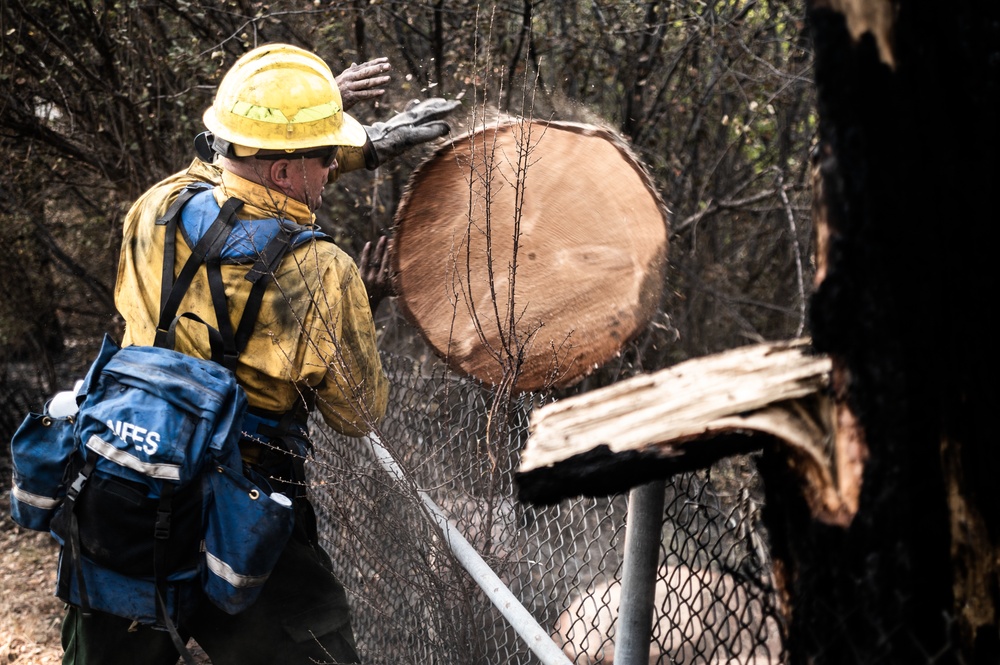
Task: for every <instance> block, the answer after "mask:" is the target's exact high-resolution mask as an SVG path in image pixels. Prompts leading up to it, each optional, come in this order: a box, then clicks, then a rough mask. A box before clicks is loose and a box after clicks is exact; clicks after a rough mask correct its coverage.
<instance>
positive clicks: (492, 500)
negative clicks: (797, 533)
mask: <svg viewBox="0 0 1000 665" xmlns="http://www.w3.org/2000/svg"><path fill="white" fill-rule="evenodd" d="M420 355H421V356H422V355H423V354H420ZM415 357H418V356H417V355H414V356H413V357H403V356H398V355H384V356H383V359H384V364H385V367H386V371H387V373H388V375H389V379H390V382H391V385H392V389H391V395H390V405H389V410H388V414H387V416H386V418H385V420H384V421H383V423H382V424H381V426H380V430H379V432H378V435H379V437H380V439H381V442H382V444H383V445H384V446H385V448H386V449H388V450H389V452H390V453H391V454H392V456H393V458H394V459H395V461H396V462H397V463H398V464H399V465H400V466H401V467H402V468H403V469H404V471H405V478H404V479H403V480H402V481H401V482H400V481H397V479H394V478H393V477H392V475H390V474H389V473H387V472H385V471H384V470H383V468H382V467H381V466H380V465H379V463H378V462H377V461H376V458H375V456H374V455H373V453H372V449H371V446H370V444H368V443H367V442H366V440H363V439H362V440H359V439H350V438H346V437H341V436H339V435H336V434H333V433H331V432H330V431H329V430H327V429H326V428H324V427H322V426H321V425H319V424H314V428H313V429H314V430H315V432H316V435H317V436H316V444H317V445H316V455H315V459H313V460H312V461H311V462H310V463H309V464H308V467H309V470H310V491H311V494H312V497H313V499H314V503H315V505H316V509H317V514H318V517H319V521H320V530H321V537H322V538H323V540H324V545H325V546H326V547H327V548H328V551H329V552H330V553H331V555H332V557H333V558H334V562H335V566H336V568H337V572H338V574H339V576H340V577H341V579H342V580H343V582H344V584H345V586H346V587H347V588H348V592H349V593H350V594H351V596H352V602H353V608H354V612H355V618H354V626H355V632H356V634H357V636H358V642H359V647H360V650H361V653H362V657H363V658H364V660H365V662H367V663H421V664H424V663H442V664H444V663H462V664H464V663H498V662H502V663H526V664H528V663H538V662H540V661H539V659H538V657H536V656H535V655H534V654H533V653H532V652H531V651H530V649H529V648H528V646H527V645H526V644H524V643H523V641H522V640H521V639H520V638H519V637H518V635H517V634H516V633H515V631H514V630H513V629H512V628H511V627H510V626H508V624H507V622H506V621H505V620H504V618H503V616H502V615H501V613H500V612H499V610H497V609H496V608H495V607H494V606H493V605H492V604H491V602H490V600H489V599H488V597H487V596H486V594H485V593H484V592H483V591H482V590H481V589H480V588H479V587H478V586H477V585H476V584H475V583H474V582H473V580H472V578H471V577H470V576H469V575H468V574H467V573H466V572H465V571H464V569H463V568H462V567H461V566H460V565H458V563H457V561H456V559H455V557H454V556H453V554H452V553H451V550H450V549H449V547H448V543H446V542H443V538H442V532H441V530H440V529H439V528H438V527H437V525H436V523H435V522H434V520H433V519H432V517H431V515H430V514H429V513H428V510H427V508H426V507H425V505H424V504H423V503H422V501H421V500H420V498H419V497H420V496H421V493H425V494H426V496H429V497H430V498H431V499H432V500H433V501H434V503H436V504H437V506H439V507H440V508H441V510H442V512H443V513H444V514H445V515H447V516H448V518H449V519H450V521H451V522H452V523H453V525H454V526H455V527H456V528H457V529H458V531H459V532H460V533H461V534H463V535H464V536H465V538H466V539H467V540H468V541H469V542H470V543H471V545H472V546H473V547H474V548H475V549H476V551H477V552H478V553H479V554H480V555H481V556H482V558H483V559H484V560H485V562H486V563H487V564H488V565H489V567H490V568H491V569H492V570H493V571H494V572H495V573H496V574H497V575H498V576H499V577H500V579H501V580H502V581H503V582H504V584H506V585H507V587H508V588H509V589H510V591H511V592H512V593H513V594H514V595H515V596H516V597H517V598H518V599H519V600H520V602H521V604H522V605H523V606H524V607H525V608H526V609H527V610H528V611H529V612H530V613H531V615H532V616H533V617H534V619H535V620H536V621H537V622H538V624H539V625H540V626H541V627H542V628H543V629H544V630H545V631H546V632H548V633H549V634H551V635H552V637H553V639H554V640H555V641H556V643H557V644H559V645H560V646H561V647H562V648H563V651H564V652H565V653H566V654H567V657H568V658H569V659H570V660H571V661H573V662H575V663H576V664H577V665H584V664H588V663H602V662H604V663H610V662H611V660H612V658H613V644H614V638H615V618H616V617H617V614H618V606H619V599H620V583H621V577H622V565H623V555H624V543H625V525H626V513H627V501H628V499H627V496H625V495H618V496H612V497H607V498H577V499H572V500H565V501H563V502H561V503H559V504H557V505H554V506H546V507H536V506H530V505H524V504H521V503H519V502H518V501H517V500H516V486H515V484H514V480H513V477H514V472H515V470H516V467H517V464H518V459H519V452H520V449H521V447H522V446H523V444H524V442H525V440H526V439H527V435H528V420H529V417H530V413H531V410H532V409H533V408H536V407H537V406H539V405H540V404H543V403H544V402H545V401H546V398H545V397H544V396H538V395H526V396H521V397H519V398H517V399H516V400H514V401H513V402H512V403H510V404H502V403H500V401H501V396H499V395H498V394H497V393H495V392H493V391H491V390H489V389H488V388H486V387H484V386H482V385H480V384H479V383H477V382H476V381H473V380H471V379H468V378H464V377H460V376H457V375H455V374H454V373H451V372H449V371H448V370H447V369H445V368H443V367H441V366H439V365H436V364H433V363H429V362H426V361H423V362H422V361H418V360H414V358H415ZM761 502H762V490H761V487H760V481H759V478H758V476H757V475H756V473H755V471H754V466H753V463H752V460H750V459H747V458H735V459H731V460H727V461H725V462H722V463H719V464H717V465H716V466H714V467H713V468H711V469H707V470H704V471H699V472H694V473H687V474H683V475H679V476H675V477H673V478H671V479H670V480H668V481H667V482H666V487H665V508H664V515H663V529H662V534H661V557H660V567H659V570H658V581H657V588H656V596H655V598H656V600H655V603H656V608H655V619H654V629H653V644H652V647H651V657H650V662H651V663H712V664H715V663H757V664H761V665H763V664H764V663H779V662H782V660H783V652H782V646H781V638H780V629H779V625H780V624H779V618H778V613H777V611H776V608H775V601H774V592H773V587H772V584H771V579H770V576H769V575H770V573H769V570H770V566H769V559H768V554H767V545H766V534H765V533H764V532H763V530H762V527H761V526H760V523H759V519H758V518H759V511H760V507H761Z"/></svg>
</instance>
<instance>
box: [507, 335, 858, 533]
mask: <svg viewBox="0 0 1000 665" xmlns="http://www.w3.org/2000/svg"><path fill="white" fill-rule="evenodd" d="M830 370H831V363H830V359H829V358H828V357H826V356H823V355H815V354H812V353H810V349H809V345H808V340H795V341H793V342H780V343H773V344H761V345H755V346H748V347H743V348H739V349H735V350H732V351H728V352H725V353H720V354H717V355H713V356H708V357H704V358H698V359H695V360H690V361H687V362H684V363H681V364H678V365H676V366H674V367H670V368H668V369H665V370H662V371H660V372H656V373H654V374H649V375H643V376H639V377H635V378H633V379H629V380H626V381H622V382H621V383H618V384H615V385H612V386H609V387H607V388H603V389H600V390H594V391H591V392H589V393H585V394H583V395H579V396H576V397H572V398H568V399H565V400H562V401H559V402H556V403H555V404H551V405H549V406H545V407H543V408H541V409H538V410H537V411H535V413H534V414H533V416H532V421H531V433H530V436H529V439H528V442H527V445H526V446H525V449H524V452H523V454H522V457H521V466H520V469H519V470H518V474H517V475H518V485H519V488H520V494H521V498H522V499H524V500H527V501H535V502H541V503H550V502H553V501H558V500H560V499H562V498H567V497H570V496H576V495H581V494H582V495H598V494H603V493H608V492H610V491H624V490H627V489H629V488H631V487H633V486H635V485H638V484H641V483H642V482H645V481H647V480H649V479H650V478H652V477H664V476H667V475H670V473H672V472H676V471H682V470H687V469H689V468H692V467H698V466H708V465H709V464H711V463H712V462H714V461H717V460H718V459H721V458H722V457H725V456H728V455H732V454H736V453H745V452H750V451H752V450H756V449H759V448H760V447H761V446H762V445H763V443H764V442H765V441H766V440H776V441H778V442H779V443H781V444H784V446H786V448H785V450H784V453H785V455H786V458H787V460H788V464H789V466H790V467H792V468H793V469H794V471H795V472H796V474H797V475H798V476H799V477H800V478H801V479H802V481H803V484H804V486H806V487H808V488H809V489H808V490H807V492H806V493H807V495H808V497H807V498H809V501H810V504H811V505H812V507H813V509H814V510H815V511H817V512H819V513H824V514H828V515H836V514H838V513H839V512H840V511H842V505H841V503H842V502H841V501H840V499H839V497H838V491H837V485H836V482H835V479H834V473H835V472H834V471H833V469H832V467H831V463H830V460H831V458H832V454H833V447H832V431H833V425H832V422H831V414H832V409H831V402H830V400H829V399H828V396H827V394H826V392H827V390H826V389H827V387H828V386H829V383H830ZM760 434H765V435H767V436H766V437H760V436H756V435H760ZM619 462H620V463H621V464H622V465H624V468H625V469H626V471H625V472H621V470H620V469H619V472H617V473H616V466H617V465H618V463H619Z"/></svg>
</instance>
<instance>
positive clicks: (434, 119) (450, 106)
mask: <svg viewBox="0 0 1000 665" xmlns="http://www.w3.org/2000/svg"><path fill="white" fill-rule="evenodd" d="M459 106H461V102H458V101H448V100H446V99H442V98H441V97H431V98H430V99H425V100H423V101H417V100H414V101H412V102H410V103H409V104H407V106H406V110H405V111H403V112H402V113H399V114H397V115H395V116H393V117H392V118H390V119H389V120H387V121H386V122H376V123H375V124H374V125H371V126H370V127H365V131H366V132H368V139H369V140H370V141H371V143H372V146H373V147H374V148H375V159H376V162H377V163H376V164H375V166H371V165H369V166H368V168H370V169H371V168H375V167H377V166H380V165H382V164H385V163H386V162H387V161H389V160H390V159H393V158H394V157H398V156H399V155H401V154H403V153H404V152H406V151H407V150H409V149H410V148H412V147H413V146H415V145H418V144H420V143H426V142H427V141H433V140H434V139H436V138H440V137H442V136H444V135H445V134H447V133H448V132H450V131H451V127H450V126H449V125H448V123H447V122H445V121H444V120H442V118H444V117H445V116H446V115H448V114H449V113H451V112H452V111H454V110H455V109H457V108H458V107H459Z"/></svg>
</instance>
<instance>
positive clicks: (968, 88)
mask: <svg viewBox="0 0 1000 665" xmlns="http://www.w3.org/2000/svg"><path fill="white" fill-rule="evenodd" d="M809 18H810V22H811V29H812V34H813V40H814V45H815V50H816V82H817V86H818V93H819V114H820V139H821V143H820V150H819V162H818V168H819V173H820V177H821V179H822V191H823V193H824V194H823V195H824V200H823V205H822V206H820V207H819V210H820V211H821V212H822V214H821V215H820V216H819V217H820V218H819V219H818V220H817V222H818V230H819V232H820V239H821V240H824V239H825V242H820V243H818V244H819V247H820V251H821V255H820V257H819V261H820V271H819V273H820V275H819V277H820V279H821V282H820V283H819V285H818V289H817V292H816V294H815V296H814V298H813V302H812V306H811V316H812V320H811V332H812V335H813V340H814V343H815V345H816V347H817V348H818V349H819V350H820V351H823V352H826V353H828V354H829V355H830V356H831V358H832V359H833V363H834V375H835V379H834V384H835V389H836V390H837V397H839V398H840V403H839V407H840V409H839V413H840V416H841V417H842V418H843V420H841V419H838V425H841V426H843V430H850V431H851V432H853V433H854V434H855V435H856V436H854V437H853V438H852V439H851V444H850V445H852V446H853V448H854V451H855V453H859V454H860V459H863V460H864V462H863V465H862V466H863V473H862V474H861V476H860V480H861V484H860V493H859V495H858V498H857V501H858V510H857V513H856V515H855V516H854V518H853V520H852V521H851V522H850V524H849V525H847V526H843V525H836V524H829V523H824V522H822V521H819V520H816V519H814V518H813V517H812V515H811V514H810V512H809V510H808V507H807V505H806V503H805V501H803V500H801V499H800V500H794V501H793V500H791V497H793V496H794V493H793V492H790V491H789V490H788V486H787V485H784V486H783V484H782V483H780V482H775V479H776V478H779V477H781V474H783V473H785V472H786V469H787V466H786V465H785V464H784V460H783V459H780V458H778V457H777V456H765V463H766V464H767V465H768V466H767V467H766V468H765V471H766V472H767V474H768V481H767V491H768V493H769V495H770V496H769V499H770V500H769V501H768V504H767V513H766V519H767V521H768V522H769V527H770V529H771V532H772V542H773V544H774V546H775V548H776V551H775V555H776V559H777V560H778V561H779V566H780V568H781V570H782V572H783V573H784V579H785V583H786V589H787V591H788V598H789V600H790V603H789V608H788V609H789V612H790V619H791V624H790V630H789V636H788V644H787V646H788V648H789V650H790V654H791V660H792V662H796V663H805V662H814V663H844V664H847V663H850V664H852V665H853V664H855V663H875V662H878V663H931V662H933V663H937V664H941V663H959V662H961V663H997V662H1000V637H998V604H1000V584H998V574H997V573H998V571H997V568H998V556H1000V548H998V541H1000V497H998V496H997V493H996V490H995V489H994V488H995V479H996V478H997V477H998V475H1000V448H998V446H997V442H996V436H995V434H994V433H995V427H993V426H991V416H990V414H991V413H992V412H993V410H995V409H996V402H997V390H996V381H997V379H996V370H997V362H996V360H995V358H996V352H995V350H994V349H995V346H996V342H995V341H994V339H993V336H992V335H991V334H990V330H989V328H988V325H987V323H986V321H988V320H989V319H990V313H989V311H988V307H989V304H988V303H989V302H991V301H992V299H993V297H995V296H994V294H995V292H996V289H995V285H996V277H995V271H993V270H992V269H991V266H990V264H989V262H988V260H989V257H990V254H991V253H992V251H993V248H992V246H991V243H990V242H989V241H988V237H992V233H993V230H992V228H991V226H992V225H993V224H994V223H995V221H996V219H997V214H996V212H995V211H994V202H993V196H992V191H993V187H994V186H995V183H996V182H997V180H998V175H1000V174H998V168H997V157H996V155H997V150H998V148H1000V123H998V121H997V119H998V110H1000V103H998V102H1000V95H998V89H1000V6H998V5H996V4H995V3H985V2H978V3H977V2H969V1H959V2H956V3H951V4H948V5H947V6H944V5H932V4H927V3H890V2H888V1H884V2H883V1H879V0H856V1H855V2H846V1H839V0H829V1H826V0H814V1H813V2H811V3H810V8H809ZM842 434H843V431H841V432H839V433H838V435H842ZM790 481H791V479H790Z"/></svg>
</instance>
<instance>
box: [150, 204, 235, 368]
mask: <svg viewBox="0 0 1000 665" xmlns="http://www.w3.org/2000/svg"><path fill="white" fill-rule="evenodd" d="M178 198H179V197H178ZM188 199H189V200H190V197H188ZM174 203H175V204H176V203H177V201H175V202H174ZM185 203H186V201H185ZM242 207H243V202H242V201H240V200H239V199H236V198H231V199H229V200H228V201H226V203H225V204H224V205H223V206H222V208H221V209H220V210H219V214H218V216H217V217H216V218H215V221H214V222H212V225H211V226H210V227H209V229H208V231H206V232H205V235H203V236H202V237H201V239H200V240H199V241H198V242H197V243H196V244H195V246H194V248H193V249H192V250H191V256H190V257H189V258H188V260H187V261H186V262H185V263H184V266H183V267H182V268H181V271H180V274H179V275H178V276H177V280H176V281H174V261H173V257H174V256H175V255H176V248H175V245H176V242H177V219H178V217H179V216H180V209H178V212H177V213H175V214H174V215H172V216H171V217H170V218H169V219H166V217H167V215H164V218H165V219H166V222H165V224H166V227H167V228H166V237H165V238H164V241H163V277H162V279H163V286H162V287H161V300H160V320H159V323H157V326H156V339H155V341H154V342H153V343H154V344H155V345H156V346H159V347H163V348H173V347H172V346H170V347H167V346H166V344H167V333H168V331H169V330H170V327H171V325H172V324H173V323H174V319H175V317H176V316H177V309H178V308H179V307H180V304H181V300H182V299H183V298H184V294H185V292H187V290H188V287H190V286H191V281H192V280H193V279H194V276H195V274H196V273H197V271H198V268H199V267H200V266H201V264H202V263H205V261H206V258H207V257H209V256H215V257H218V256H220V255H221V253H222V248H223V246H224V245H225V242H226V238H228V237H229V232H230V230H232V227H233V225H234V224H235V223H236V211H238V210H239V209H240V208H242ZM168 212H169V211H168ZM168 259H169V260H168ZM168 286H169V288H168ZM164 292H165V293H167V297H166V298H165V299H163V298H162V294H163V293H164ZM223 296H224V294H223ZM214 300H215V298H214V292H213V301H214ZM223 304H224V303H223ZM216 313H217V314H218V307H216ZM222 321H225V324H229V316H228V313H227V314H226V316H223V317H222ZM206 325H207V324H206ZM229 328H230V331H231V330H232V326H231V324H229ZM231 334H232V333H231V332H230V335H231ZM225 337H226V335H225V333H224V332H223V339H225ZM213 359H215V358H214V354H213ZM220 360H221V359H220Z"/></svg>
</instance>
